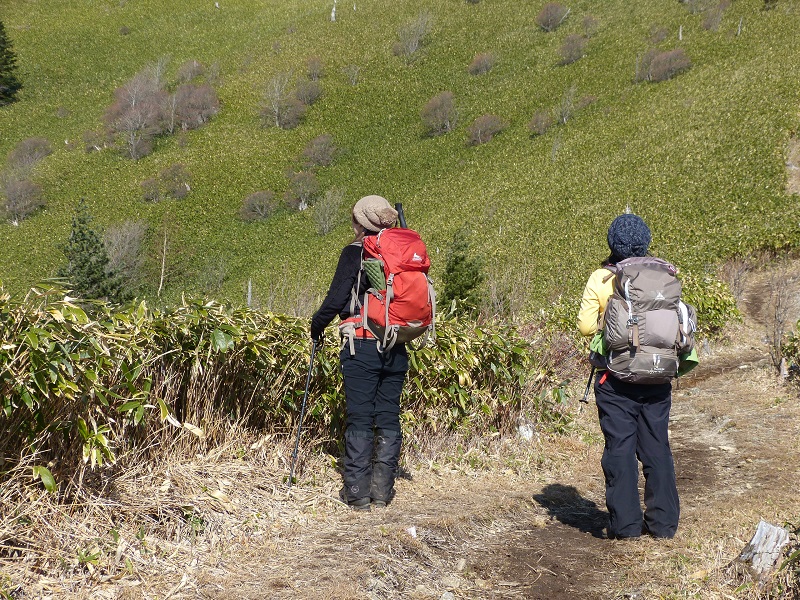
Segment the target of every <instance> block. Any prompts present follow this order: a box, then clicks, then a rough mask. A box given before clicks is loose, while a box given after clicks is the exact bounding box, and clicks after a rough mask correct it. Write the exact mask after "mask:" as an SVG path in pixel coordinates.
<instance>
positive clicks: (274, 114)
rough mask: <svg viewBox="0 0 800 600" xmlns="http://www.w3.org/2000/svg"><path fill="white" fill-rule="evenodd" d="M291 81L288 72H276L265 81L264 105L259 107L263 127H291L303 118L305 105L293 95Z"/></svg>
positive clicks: (295, 125)
mask: <svg viewBox="0 0 800 600" xmlns="http://www.w3.org/2000/svg"><path fill="white" fill-rule="evenodd" d="M291 83H292V74H291V73H289V72H283V73H278V74H277V75H275V77H273V78H272V79H270V80H269V82H267V88H266V90H265V92H264V106H263V107H262V109H261V118H262V122H263V124H264V126H265V127H280V128H281V129H293V128H295V127H297V125H299V124H300V121H301V120H302V119H303V116H304V115H305V112H306V105H305V104H303V103H302V102H301V101H300V100H298V99H297V97H296V96H295V95H294V93H293V91H292V89H291Z"/></svg>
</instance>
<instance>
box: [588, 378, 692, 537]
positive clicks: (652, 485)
mask: <svg viewBox="0 0 800 600" xmlns="http://www.w3.org/2000/svg"><path fill="white" fill-rule="evenodd" d="M594 393H595V398H596V400H597V412H598V415H599V417H600V428H601V429H602V430H603V436H604V437H605V448H604V450H603V458H602V461H601V464H602V467H603V474H604V475H605V481H606V507H607V508H608V512H609V516H610V521H609V527H608V533H609V537H617V538H624V537H638V536H639V535H641V534H642V533H645V532H646V533H649V534H651V535H653V536H655V537H664V538H671V537H673V536H674V535H675V531H676V530H677V528H678V518H679V516H680V503H679V500H678V488H677V486H676V483H675V465H674V463H673V460H672V450H671V449H670V447H669V435H668V429H667V428H668V425H669V411H670V407H671V404H672V384H670V383H663V384H655V385H643V384H634V383H627V382H624V381H620V380H619V379H615V378H614V377H612V376H611V375H607V374H606V373H601V374H600V375H599V376H598V377H597V380H596V382H595V386H594ZM637 458H638V460H639V461H640V462H641V463H642V472H643V473H644V479H645V485H644V504H645V511H644V515H642V508H641V502H640V499H639V464H638V462H637Z"/></svg>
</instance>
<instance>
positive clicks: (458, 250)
mask: <svg viewBox="0 0 800 600" xmlns="http://www.w3.org/2000/svg"><path fill="white" fill-rule="evenodd" d="M482 269H483V261H482V260H481V259H480V258H478V257H476V256H473V253H472V244H471V241H470V231H469V229H467V228H466V227H462V228H461V229H459V230H458V231H456V232H455V234H454V235H453V240H452V241H451V242H450V247H449V248H448V251H447V262H446V263H445V267H444V275H443V276H442V282H443V283H444V289H443V290H442V294H441V298H440V302H441V303H442V304H443V305H447V304H450V303H452V302H453V300H457V301H458V304H457V308H458V309H459V312H466V311H469V310H473V309H475V308H477V307H478V304H479V302H480V295H479V290H478V286H480V284H481V283H483V280H484V275H483V272H482Z"/></svg>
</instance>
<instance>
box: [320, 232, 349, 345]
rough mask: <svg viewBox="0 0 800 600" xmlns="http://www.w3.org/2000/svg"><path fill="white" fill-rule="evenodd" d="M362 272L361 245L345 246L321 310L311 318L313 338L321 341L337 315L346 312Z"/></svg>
mask: <svg viewBox="0 0 800 600" xmlns="http://www.w3.org/2000/svg"><path fill="white" fill-rule="evenodd" d="M360 270H361V245H360V244H359V245H357V244H350V245H348V246H345V247H344V249H343V250H342V254H341V255H340V256H339V264H338V265H337V266H336V273H334V275H333V280H332V281H331V286H330V288H328V294H327V295H326V296H325V299H324V300H323V301H322V305H321V306H320V307H319V310H317V312H315V313H314V316H313V317H311V338H312V339H315V340H317V339H319V338H320V336H321V335H322V332H323V331H324V330H325V328H326V327H327V326H328V325H329V324H330V322H331V321H333V319H334V318H335V317H336V315H338V314H340V313H342V312H344V310H345V308H346V307H347V306H348V305H349V304H350V298H351V293H352V290H353V285H354V284H355V282H356V278H357V277H358V274H359V272H360Z"/></svg>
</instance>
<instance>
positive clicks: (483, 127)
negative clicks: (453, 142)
mask: <svg viewBox="0 0 800 600" xmlns="http://www.w3.org/2000/svg"><path fill="white" fill-rule="evenodd" d="M505 128H506V123H505V122H504V121H503V120H502V119H501V118H500V117H498V116H497V115H481V116H480V117H478V118H477V119H475V120H474V121H473V122H472V124H471V125H470V126H469V128H468V129H467V143H468V144H469V145H471V146H478V145H480V144H485V143H486V142H488V141H491V140H492V139H493V138H494V136H496V135H497V134H498V133H500V132H501V131H503V130H504V129H505Z"/></svg>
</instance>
